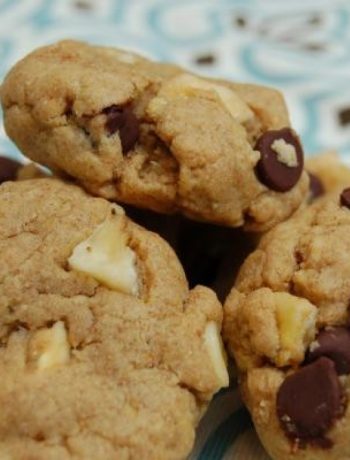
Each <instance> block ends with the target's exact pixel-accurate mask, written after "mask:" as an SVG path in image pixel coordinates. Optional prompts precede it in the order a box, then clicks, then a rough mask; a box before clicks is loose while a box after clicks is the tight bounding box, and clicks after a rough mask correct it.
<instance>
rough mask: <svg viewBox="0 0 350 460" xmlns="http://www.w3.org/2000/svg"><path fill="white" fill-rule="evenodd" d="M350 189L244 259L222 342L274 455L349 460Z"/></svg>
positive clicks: (273, 234)
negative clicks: (238, 373) (223, 341)
mask: <svg viewBox="0 0 350 460" xmlns="http://www.w3.org/2000/svg"><path fill="white" fill-rule="evenodd" d="M349 231H350V191H349V189H347V190H345V191H343V192H341V190H340V192H339V190H338V191H336V192H333V193H331V192H328V193H327V194H326V195H325V196H324V197H321V198H319V199H318V200H316V201H315V202H314V204H312V205H311V206H309V207H308V208H305V209H303V210H301V211H299V212H298V213H297V214H296V215H295V216H294V217H292V218H291V219H289V220H288V221H286V222H284V223H282V224H279V225H278V226H276V227H275V228H274V229H273V230H271V231H270V232H269V233H267V234H266V235H265V236H264V237H263V238H262V240H261V242H260V244H259V246H258V248H257V250H256V251H255V252H253V253H252V254H251V255H250V256H248V258H247V260H246V261H245V263H244V264H243V266H242V268H241V270H240V273H239V275H238V279H237V281H236V284H235V287H234V288H233V289H232V291H231V294H230V295H229V297H228V299H227V300H226V304H225V306H224V332H223V334H224V340H225V341H226V342H227V344H228V347H229V351H230V353H231V354H232V356H234V357H235V359H236V362H237V364H238V367H239V369H240V373H241V377H240V378H241V388H242V393H243V397H244V399H245V402H246V404H247V406H248V408H249V410H250V412H251V414H252V417H253V420H254V423H255V426H256V428H257V431H258V433H259V435H260V437H261V439H262V441H263V443H264V445H265V447H266V449H267V451H268V452H269V454H270V455H271V457H272V458H274V459H276V460H279V459H285V460H287V459H291V460H292V459H303V460H316V459H317V460H323V459H332V460H333V459H334V460H339V459H344V460H345V459H346V458H349V456H350V442H349V435H350V409H349V406H348V395H349V391H350V356H349V349H350V321H349V319H350V318H349V298H350V281H349V280H350V276H349V275H350V263H349V253H350V242H349V238H348V234H349Z"/></svg>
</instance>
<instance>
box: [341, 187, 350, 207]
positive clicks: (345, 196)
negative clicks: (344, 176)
mask: <svg viewBox="0 0 350 460" xmlns="http://www.w3.org/2000/svg"><path fill="white" fill-rule="evenodd" d="M340 204H341V206H345V207H347V208H349V209H350V187H348V188H345V189H344V190H343V191H342V192H341V194H340Z"/></svg>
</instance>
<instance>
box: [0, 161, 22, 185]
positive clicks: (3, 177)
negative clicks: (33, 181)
mask: <svg viewBox="0 0 350 460" xmlns="http://www.w3.org/2000/svg"><path fill="white" fill-rule="evenodd" d="M21 166H22V165H21V163H19V162H18V161H15V160H11V158H6V157H0V184H2V183H3V182H6V181H7V180H16V176H17V171H18V170H19V168H20V167H21Z"/></svg>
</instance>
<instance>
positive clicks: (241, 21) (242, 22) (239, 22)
mask: <svg viewBox="0 0 350 460" xmlns="http://www.w3.org/2000/svg"><path fill="white" fill-rule="evenodd" d="M234 24H235V26H236V27H239V28H240V29H243V28H244V27H246V25H247V20H246V18H244V17H243V16H236V17H235V18H234Z"/></svg>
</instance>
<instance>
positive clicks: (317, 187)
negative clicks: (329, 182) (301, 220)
mask: <svg viewBox="0 0 350 460" xmlns="http://www.w3.org/2000/svg"><path fill="white" fill-rule="evenodd" d="M308 174H309V179H310V195H311V199H312V200H314V199H315V198H318V197H319V196H322V195H324V193H325V189H324V187H323V184H322V182H321V181H320V179H319V178H318V177H317V176H315V174H312V173H310V172H309V173H308Z"/></svg>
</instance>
